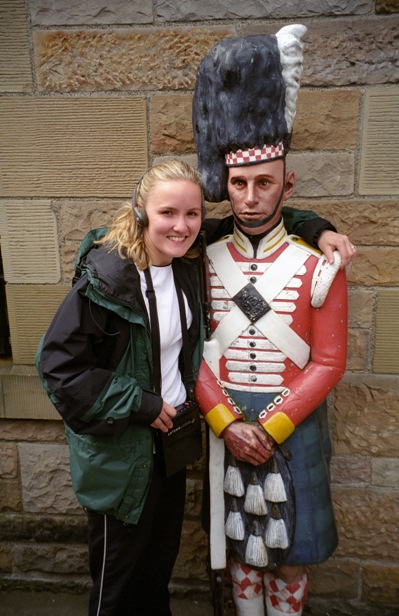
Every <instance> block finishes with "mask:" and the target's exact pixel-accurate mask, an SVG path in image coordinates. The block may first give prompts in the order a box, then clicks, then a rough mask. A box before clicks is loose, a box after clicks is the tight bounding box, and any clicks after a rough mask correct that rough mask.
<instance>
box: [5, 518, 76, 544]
mask: <svg viewBox="0 0 399 616" xmlns="http://www.w3.org/2000/svg"><path fill="white" fill-rule="evenodd" d="M0 540H1V541H8V542H10V543H12V542H23V541H34V542H35V543H82V544H86V542H87V518H86V514H85V513H84V512H83V510H82V515H71V516H67V515H59V516H57V515H48V514H44V515H39V514H29V513H27V512H24V513H23V514H15V513H13V514H3V515H0Z"/></svg>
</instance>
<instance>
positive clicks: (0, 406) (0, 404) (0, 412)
mask: <svg viewBox="0 0 399 616" xmlns="http://www.w3.org/2000/svg"><path fill="white" fill-rule="evenodd" d="M5 413H6V411H5V408H4V393H3V375H2V374H1V372H0V419H1V418H3V417H4V416H5Z"/></svg>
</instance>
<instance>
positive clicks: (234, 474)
mask: <svg viewBox="0 0 399 616" xmlns="http://www.w3.org/2000/svg"><path fill="white" fill-rule="evenodd" d="M223 489H224V491H225V492H227V494H231V496H237V497H240V496H244V494H245V489H244V483H243V480H242V477H241V472H240V469H239V468H238V466H237V463H236V461H235V460H234V458H230V461H229V466H228V467H227V471H226V475H225V477H224V484H223Z"/></svg>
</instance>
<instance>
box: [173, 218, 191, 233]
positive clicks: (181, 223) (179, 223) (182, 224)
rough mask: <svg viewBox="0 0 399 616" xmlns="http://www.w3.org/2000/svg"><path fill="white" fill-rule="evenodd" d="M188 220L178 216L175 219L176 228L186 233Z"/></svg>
mask: <svg viewBox="0 0 399 616" xmlns="http://www.w3.org/2000/svg"><path fill="white" fill-rule="evenodd" d="M187 226H188V225H187V220H186V218H185V216H177V217H176V219H175V224H174V228H175V229H178V230H183V231H186V229H187Z"/></svg>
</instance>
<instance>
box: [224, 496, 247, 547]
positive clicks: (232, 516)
mask: <svg viewBox="0 0 399 616" xmlns="http://www.w3.org/2000/svg"><path fill="white" fill-rule="evenodd" d="M224 529H225V533H226V535H227V537H230V539H234V540H235V541H242V540H243V539H244V537H245V530H244V522H243V520H242V517H241V513H240V512H239V511H238V508H237V503H236V501H235V499H233V503H232V507H231V510H230V512H229V515H228V516H227V520H226V524H225V527H224Z"/></svg>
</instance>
